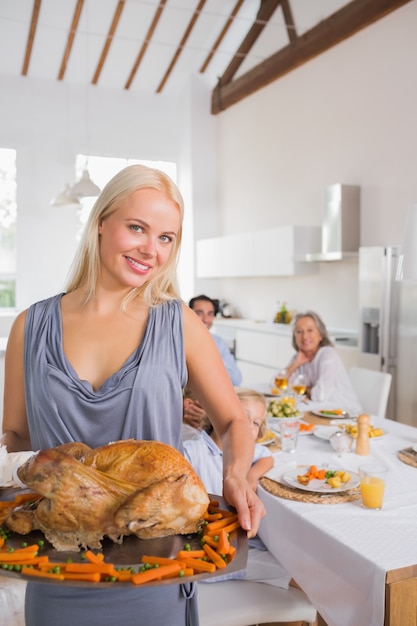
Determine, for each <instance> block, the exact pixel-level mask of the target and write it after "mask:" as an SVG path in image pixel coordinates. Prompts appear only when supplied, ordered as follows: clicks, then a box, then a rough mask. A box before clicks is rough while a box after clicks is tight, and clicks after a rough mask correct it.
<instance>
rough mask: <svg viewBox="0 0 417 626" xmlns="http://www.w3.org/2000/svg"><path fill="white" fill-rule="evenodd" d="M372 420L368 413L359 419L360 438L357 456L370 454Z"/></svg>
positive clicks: (358, 439)
mask: <svg viewBox="0 0 417 626" xmlns="http://www.w3.org/2000/svg"><path fill="white" fill-rule="evenodd" d="M370 424H371V418H370V417H369V415H367V414H366V413H362V414H361V415H359V417H358V438H357V439H356V454H360V455H362V456H366V455H367V454H369V426H370Z"/></svg>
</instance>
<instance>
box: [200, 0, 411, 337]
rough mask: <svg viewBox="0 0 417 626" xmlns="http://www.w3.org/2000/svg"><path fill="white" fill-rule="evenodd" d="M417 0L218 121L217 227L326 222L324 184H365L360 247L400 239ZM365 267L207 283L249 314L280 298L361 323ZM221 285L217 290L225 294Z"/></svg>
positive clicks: (338, 322)
mask: <svg viewBox="0 0 417 626" xmlns="http://www.w3.org/2000/svg"><path fill="white" fill-rule="evenodd" d="M416 27H417V1H416V0H414V1H413V2H411V3H409V4H407V5H405V6H404V7H402V8H400V9H397V10H396V11H394V12H393V13H391V14H390V15H388V16H387V17H385V18H383V19H381V20H380V21H378V22H377V23H375V24H373V25H372V26H369V27H368V28H366V29H365V30H363V31H361V32H359V33H357V34H356V35H355V36H353V37H351V38H350V39H348V40H346V41H345V42H343V43H341V44H339V45H338V46H336V47H334V48H332V49H331V50H330V51H328V52H327V53H325V54H323V55H321V56H319V57H317V58H316V59H314V60H312V61H310V62H309V63H307V64H305V65H303V66H302V67H300V68H298V69H297V70H295V71H293V72H291V73H290V74H288V75H286V76H285V77H283V78H281V79H279V80H278V81H275V82H274V83H272V84H271V85H269V86H268V87H265V88H264V89H262V90H261V91H259V92H257V93H256V94H254V95H252V96H250V97H248V98H246V99H245V100H243V101H242V102H240V103H239V104H237V105H234V106H233V107H231V108H229V109H227V110H226V111H224V112H223V113H221V114H220V115H219V116H218V117H219V135H218V137H219V143H218V191H219V208H220V212H221V228H220V231H219V233H218V234H230V233H235V232H247V231H250V230H259V229H262V228H268V227H275V226H285V225H288V224H298V225H300V224H311V225H319V224H321V220H322V211H323V203H324V190H325V188H326V187H327V186H328V185H330V184H333V183H336V182H341V183H348V184H357V185H360V186H361V245H380V244H395V243H400V241H401V238H402V231H403V225H404V219H405V213H406V210H407V207H408V206H409V205H410V204H411V203H413V202H416V201H417V176H416V171H417V169H416V165H417V113H416V111H417V110H416V103H417V81H416V78H415V72H416V70H415V60H416V58H417V37H416ZM356 272H357V264H356V263H354V262H351V261H349V262H346V263H345V262H343V263H339V264H323V263H321V264H320V273H319V274H318V275H315V276H309V277H305V278H300V277H297V278H285V279H279V278H276V279H240V280H226V279H223V280H219V281H217V284H215V285H213V281H210V282H208V281H204V280H199V281H198V282H197V291H199V292H201V291H209V290H210V294H211V295H212V296H213V297H214V296H220V297H225V298H227V299H229V300H230V301H231V302H232V303H234V304H236V305H237V307H238V310H239V313H240V314H241V315H243V316H244V317H249V318H255V319H256V318H258V319H268V320H271V319H272V317H271V316H272V315H273V312H274V310H275V305H276V301H277V300H286V301H287V303H288V305H289V307H290V308H296V309H298V310H300V309H301V310H303V309H305V308H307V307H309V308H314V309H316V310H317V311H320V312H321V313H322V314H323V316H324V319H325V320H326V322H327V323H328V324H329V325H332V326H346V327H348V328H349V327H350V328H354V327H356V326H357V273H356ZM214 289H217V292H215V291H214Z"/></svg>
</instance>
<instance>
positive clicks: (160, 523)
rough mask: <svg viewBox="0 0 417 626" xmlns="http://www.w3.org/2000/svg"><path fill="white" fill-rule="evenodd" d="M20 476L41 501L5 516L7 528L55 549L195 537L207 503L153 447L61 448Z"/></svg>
mask: <svg viewBox="0 0 417 626" xmlns="http://www.w3.org/2000/svg"><path fill="white" fill-rule="evenodd" d="M18 476H19V479H20V480H21V481H22V482H23V483H24V484H25V485H27V486H28V487H29V488H30V489H32V490H33V491H35V492H36V493H38V494H40V495H42V496H43V498H42V499H41V500H40V501H39V502H38V503H36V504H35V505H32V507H31V508H28V507H26V508H25V507H22V508H21V509H20V510H19V509H17V510H15V511H14V512H13V513H11V514H10V515H9V517H8V518H7V520H6V524H7V526H8V527H9V528H10V529H11V530H14V531H15V532H19V533H22V534H26V533H27V532H30V531H31V530H34V529H40V530H42V532H43V533H44V534H45V536H46V538H47V539H48V540H49V541H50V542H51V543H52V545H53V546H54V547H55V548H56V549H57V550H79V549H80V548H87V547H90V548H100V547H101V540H102V539H103V537H104V536H107V537H109V538H110V539H112V540H113V541H115V542H120V541H122V540H123V537H124V536H126V535H136V536H137V537H139V538H141V539H146V538H151V537H165V536H168V535H174V534H188V533H194V532H196V531H197V530H198V529H199V527H200V525H201V523H202V518H203V515H204V513H205V511H206V510H207V506H208V503H209V498H208V495H207V492H206V490H205V488H204V485H203V483H202V482H201V480H200V479H199V477H198V476H197V474H196V473H195V471H194V470H193V468H192V467H191V465H190V464H189V463H188V461H187V460H186V459H185V458H184V457H183V456H182V455H181V454H180V453H179V452H178V451H177V450H176V449H175V448H173V447H171V446H169V445H167V444H164V443H160V442H156V441H136V440H133V439H132V440H126V441H118V442H116V443H111V444H109V445H107V446H103V447H101V448H95V449H91V448H89V447H88V446H86V445H84V444H82V443H78V442H77V443H70V444H64V445H62V446H58V447H56V448H50V449H48V450H42V451H40V452H38V453H37V454H35V455H34V456H33V457H31V458H30V459H29V460H28V461H26V463H24V464H23V465H22V466H21V467H20V468H19V470H18ZM28 519H30V520H31V523H30V524H28Z"/></svg>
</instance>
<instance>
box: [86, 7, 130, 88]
mask: <svg viewBox="0 0 417 626" xmlns="http://www.w3.org/2000/svg"><path fill="white" fill-rule="evenodd" d="M124 6H125V0H119V3H118V5H117V7H116V11H115V13H114V15H113V20H112V23H111V26H110V29H109V33H108V35H107V37H106V41H105V44H104V48H103V50H102V53H101V55H100V59H99V62H98V64H97V67H96V71H95V72H94V76H93V80H92V81H91V84H92V85H97V83H98V79H99V78H100V74H101V71H102V69H103V67H104V63H105V61H106V59H107V55H108V53H109V50H110V46H111V44H112V43H113V38H114V34H115V32H116V29H117V25H118V23H119V20H120V16H121V14H122V11H123V9H124Z"/></svg>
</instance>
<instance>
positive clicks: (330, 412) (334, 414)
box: [312, 408, 350, 419]
mask: <svg viewBox="0 0 417 626" xmlns="http://www.w3.org/2000/svg"><path fill="white" fill-rule="evenodd" d="M312 413H313V415H317V417H327V418H328V419H347V418H349V417H350V415H349V413H347V412H346V411H343V409H332V408H329V409H319V410H318V411H312Z"/></svg>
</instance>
